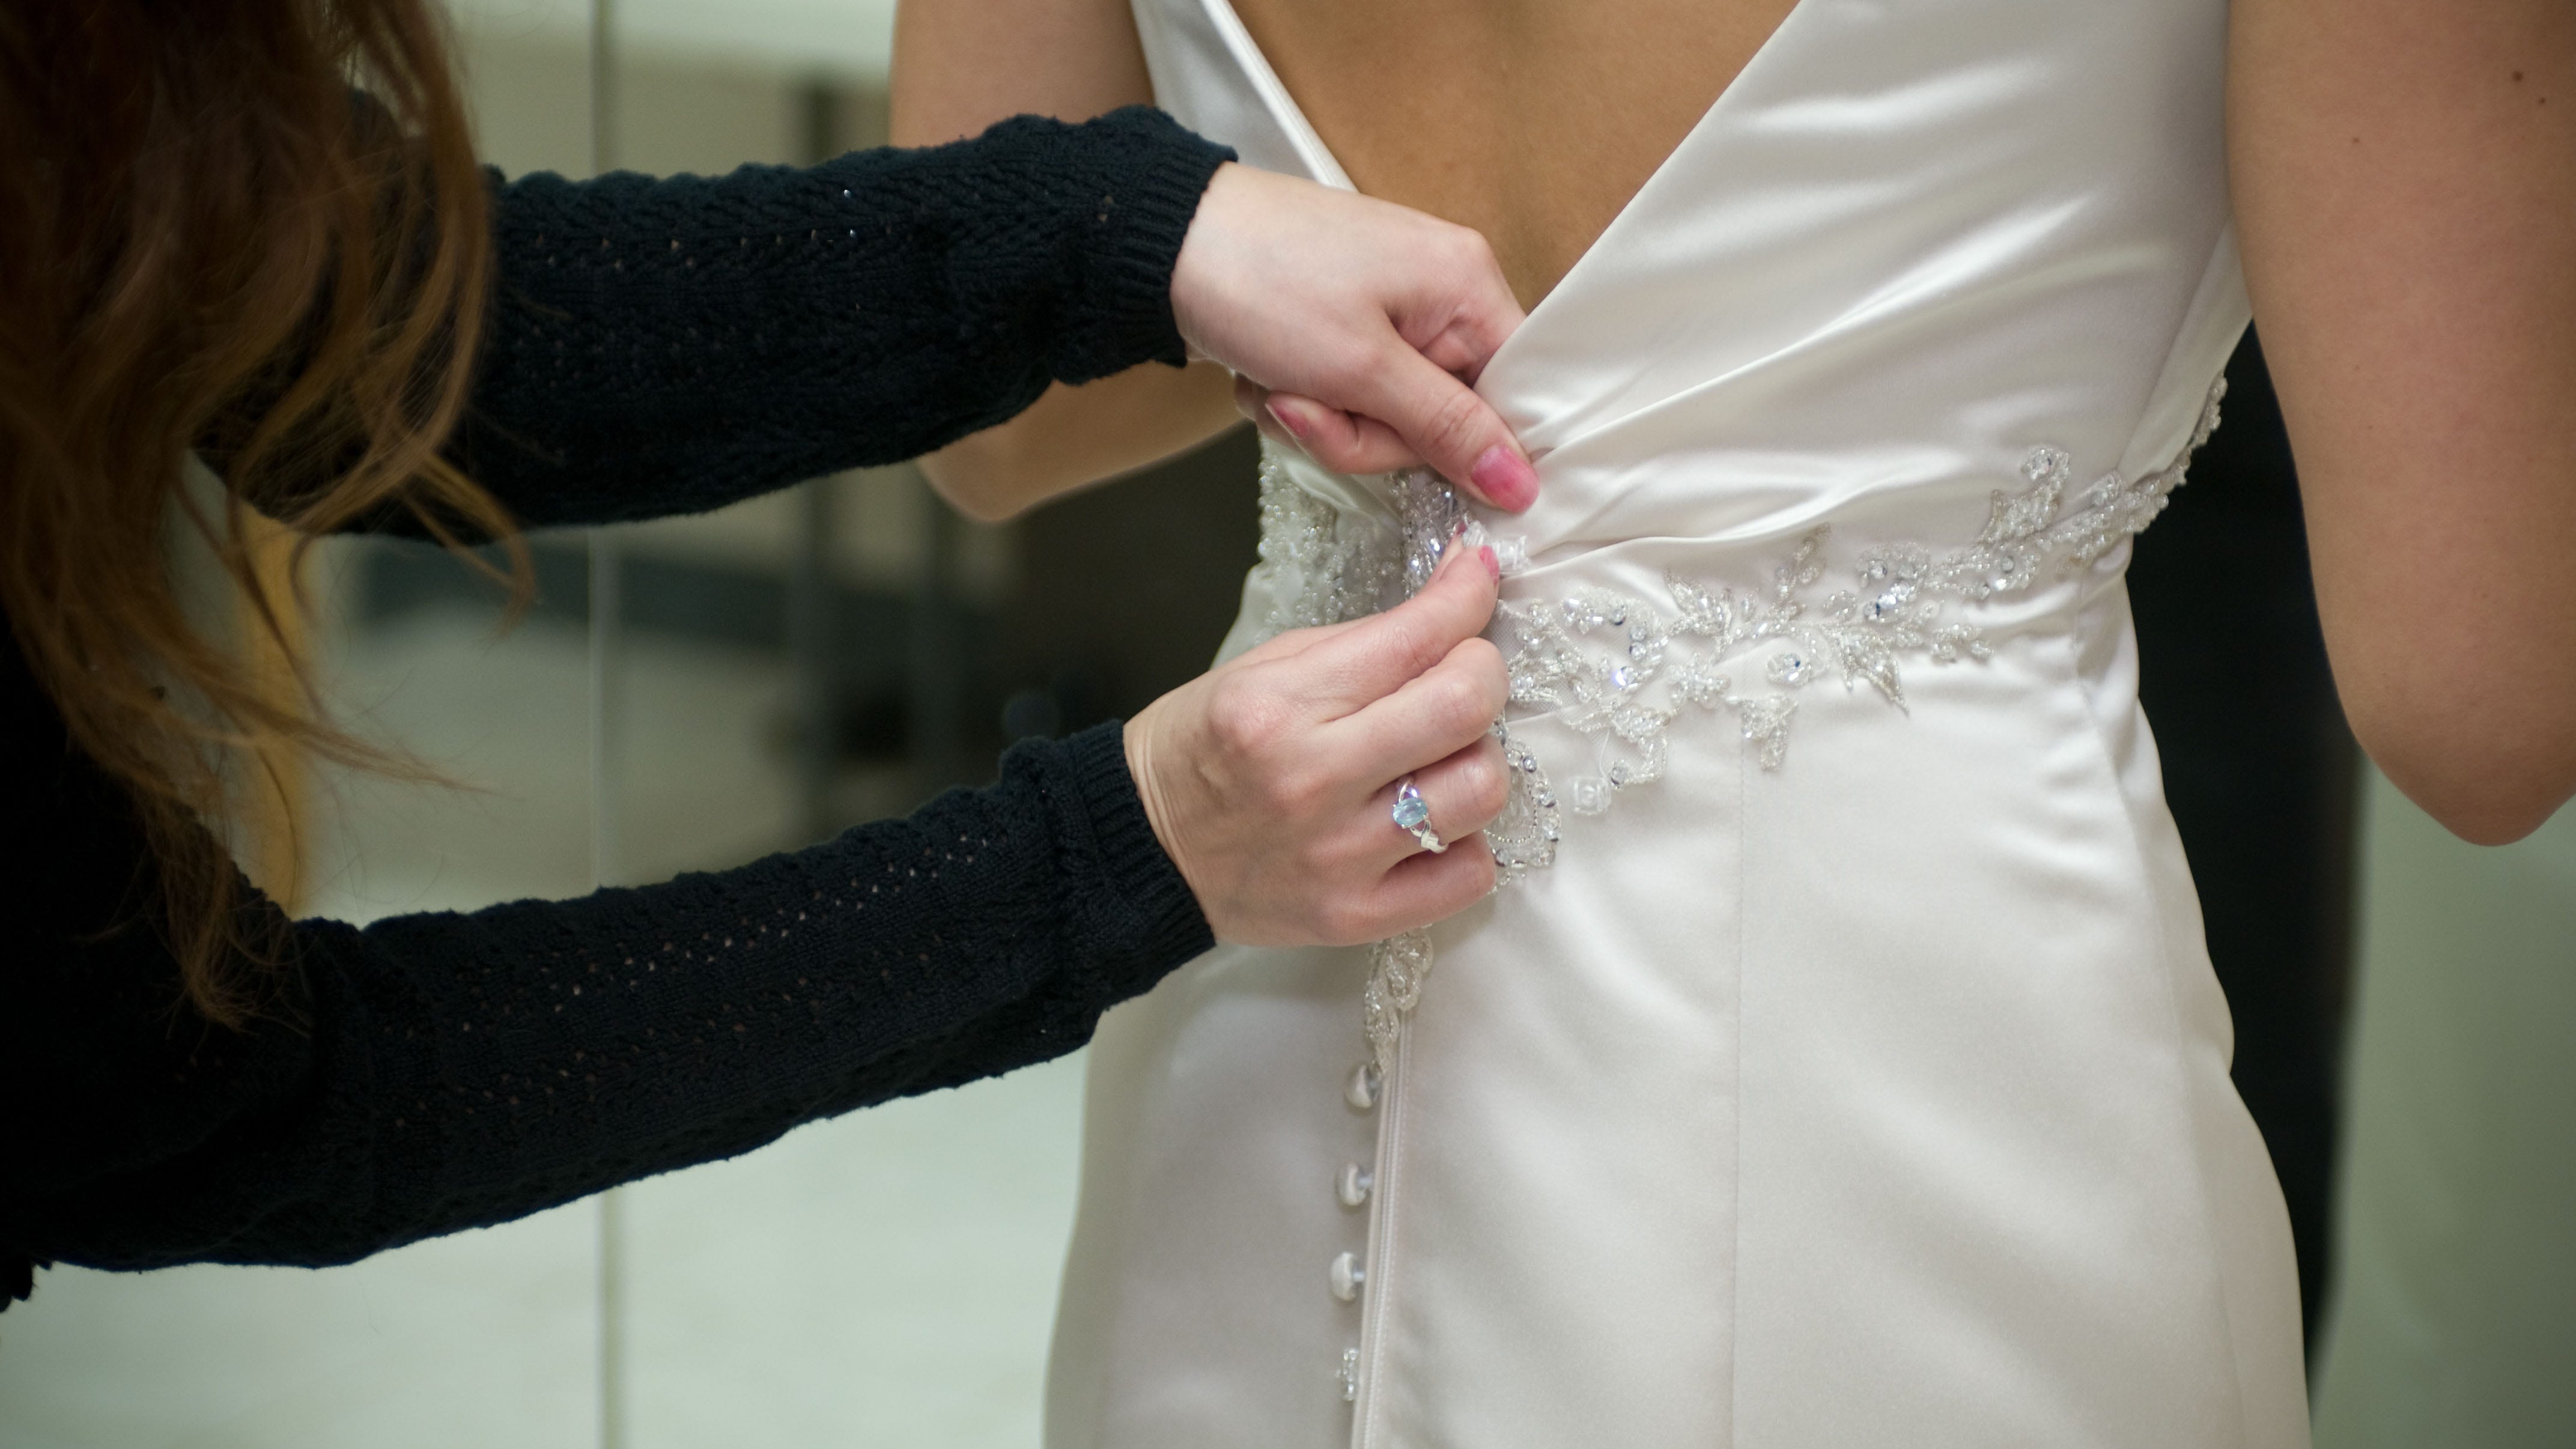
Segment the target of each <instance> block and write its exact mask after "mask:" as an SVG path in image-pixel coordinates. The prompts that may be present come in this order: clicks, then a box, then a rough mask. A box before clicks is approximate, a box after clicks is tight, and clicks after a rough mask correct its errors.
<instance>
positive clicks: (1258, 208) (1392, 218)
mask: <svg viewBox="0 0 2576 1449" xmlns="http://www.w3.org/2000/svg"><path fill="white" fill-rule="evenodd" d="M1172 315H1173V316H1174V318H1176V319H1177V320H1178V322H1179V323H1180V329H1181V336H1182V337H1183V338H1184V339H1185V340H1187V341H1188V343H1189V344H1190V346H1191V348H1192V349H1193V350H1195V351H1197V352H1199V353H1201V354H1202V355H1204V356H1207V357H1210V358H1213V359H1214V360H1216V361H1218V362H1222V363H1224V364H1225V365H1226V366H1228V367H1230V368H1233V369H1234V370H1235V372H1236V373H1237V374H1239V375H1240V376H1241V377H1242V379H1243V386H1242V387H1241V388H1239V389H1238V396H1239V397H1242V398H1244V399H1247V400H1248V401H1249V402H1250V403H1251V404H1252V408H1251V409H1248V410H1256V421H1258V420H1259V413H1262V412H1266V413H1267V414H1269V416H1270V417H1271V418H1272V419H1273V420H1275V422H1276V424H1277V425H1278V429H1280V430H1284V431H1285V432H1286V433H1287V434H1288V435H1290V436H1292V437H1293V438H1295V440H1296V441H1297V442H1298V443H1299V444H1300V445H1301V446H1303V447H1304V448H1305V449H1306V451H1307V452H1308V453H1310V454H1312V455H1313V456H1314V457H1315V459H1316V461H1318V462H1320V463H1322V464H1323V465H1324V466H1325V467H1328V468H1331V469H1334V470H1335V471H1337V472H1343V473H1383V472H1387V471H1389V470H1391V469H1395V468H1401V467H1410V466H1413V465H1414V464H1416V463H1423V464H1428V465H1429V466H1431V467H1432V468H1435V469H1437V470H1439V471H1440V472H1441V473H1442V474H1444V475H1446V476H1447V477H1449V478H1450V479H1451V480H1452V481H1454V482H1456V483H1458V484H1460V485H1461V486H1463V487H1465V488H1467V489H1468V490H1470V491H1471V492H1473V493H1475V494H1476V496H1478V497H1479V498H1482V499H1484V500H1485V501H1486V502H1488V503H1491V504H1493V505H1494V506H1496V507H1498V508H1508V509H1512V510H1514V511H1518V510H1520V509H1524V508H1527V507H1529V505H1530V503H1531V502H1532V501H1533V500H1535V499H1536V498H1537V497H1538V474H1537V473H1536V472H1535V471H1533V470H1532V469H1531V467H1530V464H1529V457H1528V455H1527V454H1525V453H1523V452H1522V451H1521V446H1520V444H1519V443H1518V442H1517V441H1516V440H1514V439H1513V437H1512V433H1511V429H1510V428H1508V427H1505V426H1504V425H1503V420H1502V419H1501V418H1500V417H1499V416H1497V415H1496V414H1495V412H1494V410H1493V409H1492V408H1491V407H1488V406H1487V405H1486V404H1485V401H1484V399H1482V398H1480V397H1478V396H1476V394H1475V392H1474V390H1473V387H1472V385H1473V384H1474V382H1475V380H1476V376H1477V374H1479V373H1481V372H1482V371H1484V367H1485V361H1486V359H1487V358H1490V357H1492V356H1493V354H1494V349H1495V348H1497V347H1500V346H1501V345H1502V342H1503V339H1504V338H1506V337H1509V336H1510V335H1511V333H1512V329H1513V328H1515V327H1518V326H1519V325H1520V323H1521V308H1520V303H1518V302H1517V301H1514V300H1513V298H1512V291H1511V288H1510V286H1509V285H1507V284H1506V283H1505V282H1504V280H1503V272H1502V268H1501V267H1499V266H1497V265H1495V263H1494V253H1493V249H1492V248H1491V247H1488V246H1487V245H1486V244H1485V239H1484V238H1483V237H1482V236H1479V235H1478V234H1476V233H1475V232H1473V231H1470V230H1468V229H1467V228H1465V227H1462V226H1453V225H1451V224H1450V223H1448V222H1445V221H1440V220H1438V219H1436V218H1433V217H1428V216H1424V215H1423V214H1422V213H1420V212H1417V211H1412V210H1409V209H1407V208H1405V207H1401V206H1397V205H1394V204H1393V203H1390V202H1384V201H1373V200H1371V199H1370V198H1368V197H1365V196H1360V195H1356V194H1354V193H1352V192H1348V191H1339V190H1335V189H1334V188H1332V187H1328V186H1318V185H1316V184H1315V183H1313V182H1311V181H1300V180H1296V179H1295V178H1292V177H1287V176H1280V175H1276V174H1273V173H1271V172H1267V171H1260V170H1255V169H1254V168H1252V167H1249V166H1239V165H1227V166H1223V167H1220V168H1218V170H1217V173H1216V176H1215V178H1214V179H1213V180H1211V181H1210V182H1209V183H1208V189H1207V194H1206V196H1205V197H1203V198H1202V199H1201V200H1200V202H1199V209H1198V215H1197V216H1196V218H1195V219H1193V220H1192V221H1191V223H1190V231H1189V236H1188V237H1187V238H1186V239H1185V240H1184V241H1183V242H1182V244H1181V255H1180V259H1179V262H1178V263H1177V264H1176V265H1175V266H1174V268H1173V271H1172Z"/></svg>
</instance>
